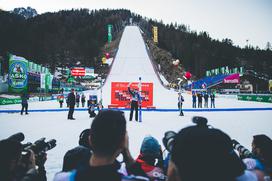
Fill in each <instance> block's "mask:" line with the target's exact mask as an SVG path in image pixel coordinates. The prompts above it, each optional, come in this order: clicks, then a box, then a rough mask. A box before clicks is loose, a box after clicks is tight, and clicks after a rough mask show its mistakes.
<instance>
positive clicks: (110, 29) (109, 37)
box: [108, 24, 112, 43]
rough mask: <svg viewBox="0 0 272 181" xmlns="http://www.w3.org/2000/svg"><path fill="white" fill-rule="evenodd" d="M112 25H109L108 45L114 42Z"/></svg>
mask: <svg viewBox="0 0 272 181" xmlns="http://www.w3.org/2000/svg"><path fill="white" fill-rule="evenodd" d="M111 32H112V25H110V24H109V25H108V43H110V42H111V41H112V33H111Z"/></svg>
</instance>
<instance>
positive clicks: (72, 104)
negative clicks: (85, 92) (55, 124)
mask: <svg viewBox="0 0 272 181" xmlns="http://www.w3.org/2000/svg"><path fill="white" fill-rule="evenodd" d="M74 92H75V90H74V89H71V92H70V93H69V94H68V105H69V112H68V119H72V120H75V118H73V114H74V109H75V104H76V96H75V93H74Z"/></svg>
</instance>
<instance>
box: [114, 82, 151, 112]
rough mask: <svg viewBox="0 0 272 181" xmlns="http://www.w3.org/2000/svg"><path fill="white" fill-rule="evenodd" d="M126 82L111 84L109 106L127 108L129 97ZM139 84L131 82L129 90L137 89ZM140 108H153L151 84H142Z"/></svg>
mask: <svg viewBox="0 0 272 181" xmlns="http://www.w3.org/2000/svg"><path fill="white" fill-rule="evenodd" d="M128 84H129V83H128V82H112V83H111V104H113V105H117V106H118V107H129V106H130V100H131V95H130V93H129V92H128ZM138 84H139V82H133V83H132V84H131V85H130V88H131V89H137V90H139V87H138ZM141 98H142V107H147V106H153V83H142V91H141Z"/></svg>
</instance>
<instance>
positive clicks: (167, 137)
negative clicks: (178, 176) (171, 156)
mask: <svg viewBox="0 0 272 181" xmlns="http://www.w3.org/2000/svg"><path fill="white" fill-rule="evenodd" d="M192 122H193V123H195V124H196V126H197V127H200V128H209V125H207V123H208V120H207V119H206V118H204V117H200V116H195V117H193V119H192ZM176 134H177V133H176V132H174V131H167V132H165V133H164V137H163V139H162V142H163V145H164V147H165V148H166V150H167V151H168V152H170V153H171V151H172V148H173V141H174V139H175V136H176Z"/></svg>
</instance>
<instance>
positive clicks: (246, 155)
mask: <svg viewBox="0 0 272 181" xmlns="http://www.w3.org/2000/svg"><path fill="white" fill-rule="evenodd" d="M232 146H233V148H234V149H235V150H237V151H238V152H239V155H240V157H241V158H242V159H244V158H254V155H253V154H252V153H251V152H250V151H249V150H248V149H246V148H245V147H244V146H242V145H241V144H240V143H239V142H238V141H236V140H235V139H233V140H232Z"/></svg>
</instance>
